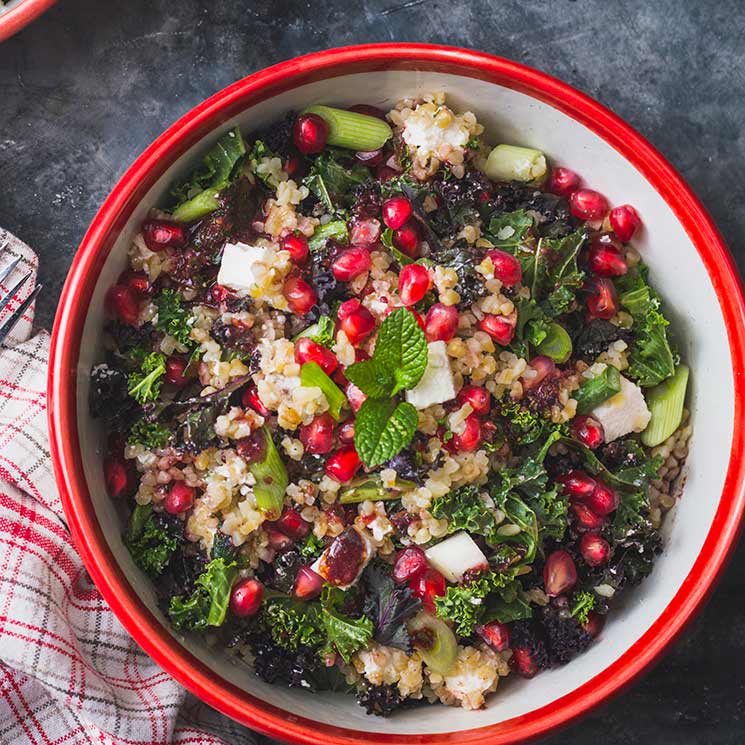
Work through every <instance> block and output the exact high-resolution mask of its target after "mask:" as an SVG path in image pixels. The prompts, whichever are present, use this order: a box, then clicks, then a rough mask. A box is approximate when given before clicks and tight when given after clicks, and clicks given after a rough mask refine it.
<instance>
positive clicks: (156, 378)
mask: <svg viewBox="0 0 745 745" xmlns="http://www.w3.org/2000/svg"><path fill="white" fill-rule="evenodd" d="M165 371H166V358H165V355H163V354H160V352H151V353H150V354H148V355H147V356H146V357H145V359H144V360H143V361H142V366H141V368H140V370H138V371H135V372H132V373H130V374H129V375H128V376H127V392H128V393H129V395H130V396H132V398H133V399H135V401H137V403H139V404H144V403H147V402H148V401H155V399H157V398H158V396H159V395H160V389H161V386H162V385H163V375H164V374H165Z"/></svg>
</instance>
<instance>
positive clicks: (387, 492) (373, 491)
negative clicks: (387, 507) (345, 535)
mask: <svg viewBox="0 0 745 745" xmlns="http://www.w3.org/2000/svg"><path fill="white" fill-rule="evenodd" d="M415 487H416V484H415V483H414V482H413V481H407V480H406V479H400V478H398V477H396V483H395V485H394V486H393V487H391V488H389V487H385V486H383V483H382V481H381V479H380V476H362V477H360V478H359V479H355V480H354V481H352V482H351V483H350V484H349V486H347V487H346V488H345V489H343V490H342V492H341V494H340V495H339V503H340V504H357V503H358V502H365V501H367V500H368V499H370V500H372V501H373V502H377V501H378V500H381V499H398V498H399V497H400V496H401V492H402V491H406V490H407V489H414V488H415Z"/></svg>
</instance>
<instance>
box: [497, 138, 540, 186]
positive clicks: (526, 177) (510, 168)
mask: <svg viewBox="0 0 745 745" xmlns="http://www.w3.org/2000/svg"><path fill="white" fill-rule="evenodd" d="M484 173H486V175H487V176H488V177H489V178H490V179H492V180H493V181H531V182H535V183H539V182H540V181H541V180H542V179H543V178H544V176H545V175H546V156H545V155H544V154H543V153H542V152H541V151H540V150H534V149H533V148H532V147H517V146H515V145H497V146H496V147H495V148H494V149H493V150H492V151H491V152H490V153H489V157H488V158H487V159H486V165H485V166H484Z"/></svg>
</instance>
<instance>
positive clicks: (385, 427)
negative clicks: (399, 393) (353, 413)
mask: <svg viewBox="0 0 745 745" xmlns="http://www.w3.org/2000/svg"><path fill="white" fill-rule="evenodd" d="M418 421H419V417H418V415H417V413H416V409H415V408H414V407H413V406H412V405H411V404H410V403H406V402H401V403H399V404H397V403H396V402H395V401H393V400H390V399H387V400H385V401H375V400H373V399H369V398H368V399H367V400H366V401H365V402H364V403H363V404H362V406H360V409H359V411H358V412H357V418H356V419H355V425H354V446H355V448H356V449H357V453H358V455H359V456H360V459H361V460H362V462H363V463H364V464H365V465H366V466H367V467H368V468H373V467H374V466H379V465H380V464H381V463H385V462H386V461H387V460H390V459H391V458H392V457H393V456H394V455H396V454H397V453H399V452H400V451H401V450H403V448H405V447H406V446H407V445H408V444H409V443H410V442H411V439H412V438H413V437H414V433H415V432H416V427H417V423H418Z"/></svg>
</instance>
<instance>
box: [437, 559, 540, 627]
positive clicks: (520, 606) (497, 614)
mask: <svg viewBox="0 0 745 745" xmlns="http://www.w3.org/2000/svg"><path fill="white" fill-rule="evenodd" d="M520 590H521V586H520V583H519V581H518V580H516V579H515V573H514V571H507V572H495V571H490V572H486V573H485V574H482V575H480V576H479V577H476V578H475V579H473V580H471V581H470V582H467V583H466V584H463V585H458V586H456V587H452V586H451V587H448V589H447V592H446V593H445V595H441V596H439V597H436V598H435V610H436V613H437V615H438V616H439V617H440V618H444V619H446V620H448V621H451V622H452V623H453V624H454V626H455V632H456V634H459V635H460V636H470V635H471V634H472V633H473V631H474V629H475V628H476V626H477V625H478V624H480V623H488V622H491V621H500V622H501V623H508V622H510V621H516V620H518V619H521V618H529V617H530V615H531V610H530V606H529V605H528V603H526V602H525V600H523V599H522V597H521V596H520Z"/></svg>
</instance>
